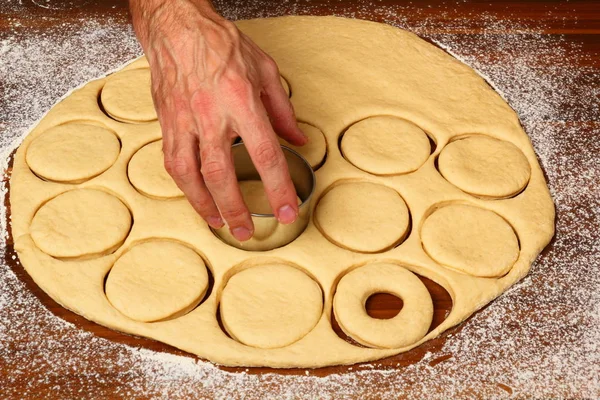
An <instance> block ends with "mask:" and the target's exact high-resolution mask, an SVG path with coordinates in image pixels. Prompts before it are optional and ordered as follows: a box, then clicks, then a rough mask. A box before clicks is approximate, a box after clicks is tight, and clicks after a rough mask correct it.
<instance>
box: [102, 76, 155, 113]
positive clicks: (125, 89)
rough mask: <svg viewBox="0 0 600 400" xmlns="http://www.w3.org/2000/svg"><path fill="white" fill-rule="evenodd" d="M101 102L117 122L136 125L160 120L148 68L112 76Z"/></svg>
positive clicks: (103, 91)
mask: <svg viewBox="0 0 600 400" xmlns="http://www.w3.org/2000/svg"><path fill="white" fill-rule="evenodd" d="M101 101H102V106H103V107H104V110H105V111H106V113H107V114H108V115H110V116H111V117H112V118H114V119H116V120H117V121H121V122H126V123H130V124H135V123H144V122H150V121H155V120H156V119H158V116H157V115H156V110H155V109H154V102H153V100H152V92H151V90H150V70H149V69H148V68H140V69H133V70H128V71H122V72H117V73H115V74H113V75H111V76H110V77H109V78H108V79H107V80H106V84H105V85H104V88H103V89H102V95H101Z"/></svg>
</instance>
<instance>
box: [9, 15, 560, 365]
mask: <svg viewBox="0 0 600 400" xmlns="http://www.w3.org/2000/svg"><path fill="white" fill-rule="evenodd" d="M238 25H239V27H240V29H241V30H242V31H243V32H244V33H245V34H247V35H248V36H249V37H250V38H252V39H253V40H254V41H256V43H257V44H258V45H259V46H260V47H261V48H263V49H264V50H265V51H266V52H267V53H269V54H270V55H271V56H272V57H273V58H274V59H275V60H276V61H277V62H278V65H279V68H280V70H281V74H282V75H283V76H285V78H286V79H287V81H288V82H289V84H290V86H291V88H292V91H293V95H292V97H291V101H292V103H293V105H294V109H295V111H296V116H297V119H298V120H299V121H303V122H305V123H307V124H309V125H310V126H313V127H318V128H319V130H320V132H322V137H323V138H324V140H325V142H326V145H325V149H326V152H327V153H326V156H323V158H325V162H324V164H323V165H322V166H321V167H320V168H319V169H318V171H316V182H317V186H316V189H315V192H314V194H313V196H314V199H313V202H312V203H311V204H312V208H313V214H312V217H311V221H310V223H309V225H308V227H307V228H306V230H305V231H304V232H303V233H302V235H300V237H299V238H298V239H296V240H295V241H294V242H292V243H290V244H288V245H286V246H283V247H280V248H277V249H275V250H271V251H266V252H258V251H246V250H241V249H237V248H234V247H231V246H229V245H227V244H226V243H224V242H223V241H221V240H219V239H218V238H217V237H216V236H215V235H214V234H213V232H212V231H211V229H210V228H209V227H208V226H207V225H206V223H204V222H203V221H202V219H201V218H200V217H199V216H198V214H196V212H195V211H194V209H193V208H192V207H191V206H190V205H189V203H188V202H187V201H186V199H185V198H184V197H177V198H171V199H168V200H164V199H158V198H154V197H152V196H147V195H145V194H144V189H140V188H141V187H142V186H143V184H141V183H140V181H139V180H138V179H137V178H140V179H142V180H143V179H149V178H151V177H152V175H153V174H155V173H156V169H159V168H158V166H159V165H161V164H162V162H161V160H160V157H161V155H160V153H159V152H158V151H155V152H154V155H153V161H152V163H154V164H152V166H148V167H139V166H137V167H136V162H137V161H139V157H141V155H143V154H144V153H143V152H142V153H140V151H141V149H144V148H145V146H146V145H148V144H151V143H157V142H156V141H157V140H159V139H160V138H161V130H160V124H159V123H158V121H156V113H155V111H154V109H153V108H152V98H151V95H150V81H149V79H150V74H149V71H148V63H147V61H146V60H145V59H144V58H141V59H139V60H137V61H135V62H133V63H132V64H131V65H128V66H126V67H125V68H123V70H122V71H119V72H117V73H114V74H112V75H110V76H109V77H106V78H101V79H98V80H94V81H91V82H89V83H88V84H86V85H85V86H84V87H82V88H81V89H78V90H76V91H74V92H73V93H71V94H70V95H69V96H67V97H66V98H65V99H64V100H63V101H62V102H61V103H60V104H58V105H57V106H56V107H54V108H53V109H51V110H50V111H49V112H48V114H47V115H46V116H45V117H44V118H43V119H42V120H41V121H40V122H39V124H38V125H37V126H36V127H35V128H34V129H33V130H32V131H31V132H30V134H29V135H28V136H27V137H26V139H25V140H24V141H23V143H22V145H21V146H20V148H19V149H18V151H17V153H16V156H15V160H14V167H13V171H12V178H11V182H10V205H11V212H12V225H11V227H12V234H13V237H14V241H15V249H16V250H17V253H18V256H19V259H20V261H21V264H22V265H23V266H24V267H25V269H26V270H27V272H28V273H29V274H30V275H31V276H32V277H33V279H34V281H35V282H36V283H37V284H38V285H39V286H40V287H41V288H42V289H43V290H44V291H45V292H46V293H48V294H49V295H50V296H51V297H52V298H54V299H55V300H57V301H58V302H59V303H60V304H62V305H63V306H65V307H67V308H68V309H70V310H73V311H74V312H76V313H79V314H81V315H84V316H85V317H86V318H88V319H90V320H92V321H95V322H97V323H99V324H102V325H105V326H108V327H110V328H112V329H115V330H119V331H122V332H126V333H130V334H134V335H138V336H145V337H149V338H153V339H156V340H159V341H162V342H164V343H167V344H170V345H172V346H175V347H178V348H180V349H182V350H185V351H188V352H190V353H194V354H197V355H198V356H200V357H202V358H205V359H209V360H211V361H213V362H216V363H219V364H225V365H232V366H235V365H238V366H239V365H244V366H269V367H285V368H288V367H303V368H305V367H320V366H326V365H333V364H352V363H356V362H364V361H369V360H375V359H379V358H382V357H387V356H391V355H395V354H398V353H400V352H404V351H407V350H410V349H411V348H413V347H415V346H418V345H420V344H421V343H423V342H425V341H427V340H429V339H431V338H434V337H436V336H438V335H439V334H440V333H441V332H443V331H445V330H446V329H448V328H450V327H452V326H454V325H456V324H458V323H460V322H461V321H463V320H465V319H466V318H467V317H469V316H470V315H471V314H472V313H473V312H474V311H475V310H477V309H479V308H481V307H482V306H483V305H484V304H486V303H488V302H490V301H491V300H493V299H494V298H495V297H496V296H498V295H499V294H500V293H502V291H504V290H506V289H507V288H508V287H510V286H511V285H513V284H514V283H515V282H517V281H518V280H519V279H521V278H522V277H524V276H525V275H526V274H527V272H528V270H529V268H530V264H531V262H532V260H534V259H535V257H536V256H537V254H538V253H539V252H540V251H541V249H542V248H544V246H545V245H546V244H547V243H548V242H549V240H550V238H551V237H552V235H553V227H554V208H553V204H552V200H551V198H550V195H549V192H548V189H547V186H546V182H545V180H544V176H543V174H542V171H541V169H540V167H539V164H538V161H537V159H536V156H535V153H534V151H533V148H532V146H531V143H530V142H529V139H528V138H527V135H526V134H525V132H523V130H522V128H521V125H520V123H519V119H518V118H517V116H516V114H515V113H514V112H513V110H512V109H511V108H510V107H509V106H508V105H507V104H506V103H505V101H504V100H503V99H502V98H501V97H500V96H499V95H498V94H497V93H495V92H494V91H493V90H492V89H491V87H490V86H489V85H487V84H486V82H485V81H484V80H483V79H482V78H481V77H480V76H479V75H478V74H477V73H475V72H474V71H473V70H471V69H470V68H469V67H468V66H466V65H464V64H462V63H460V62H459V61H457V60H456V59H454V58H452V57H451V56H450V55H448V54H447V53H446V52H444V51H443V50H440V49H438V48H436V47H434V46H433V45H431V44H428V43H427V42H425V41H423V40H421V39H419V38H418V37H417V36H415V35H413V34H411V33H409V32H406V31H403V30H399V29H396V28H393V27H390V26H387V25H382V24H377V23H372V22H366V21H359V20H348V19H342V18H335V17H284V18H274V19H264V20H252V21H239V22H238ZM99 96H100V98H101V103H102V105H103V107H104V110H106V113H104V112H103V110H102V108H101V107H99V104H98V97H99ZM383 116H385V119H387V118H393V119H392V120H391V121H397V120H401V121H405V123H404V124H405V127H406V126H410V127H411V128H410V129H411V132H413V133H411V134H410V136H411V137H412V139H410V140H408V141H407V140H405V139H406V137H405V134H406V132H408V131H402V130H393V131H395V132H401V131H402V133H398V135H399V136H394V134H393V133H389V132H387V133H385V134H382V132H384V131H383V130H381V129H379V128H377V129H376V130H377V131H375V130H370V129H367V131H365V132H364V136H363V135H359V136H358V137H356V138H355V139H356V140H357V143H358V144H356V145H355V146H354V150H351V151H348V149H347V148H346V149H344V154H345V155H346V157H347V158H348V160H350V162H349V161H348V160H346V159H345V158H344V157H343V156H342V152H341V150H340V146H339V140H340V138H341V137H342V135H343V133H344V132H346V133H348V132H347V130H348V128H349V127H352V126H355V128H356V126H358V124H357V122H359V121H377V120H381V118H382V117H383ZM76 121H86V124H97V125H98V126H100V127H105V128H106V129H108V130H110V131H111V132H114V134H116V135H117V137H118V138H119V140H120V141H121V150H120V152H119V154H118V156H117V158H116V161H114V162H113V163H112V164H111V165H110V166H109V167H108V169H106V170H105V171H104V172H102V173H100V174H99V175H97V176H95V177H92V176H90V179H86V180H84V181H82V182H81V183H58V182H48V181H45V180H43V179H40V177H38V176H37V175H36V174H35V173H34V172H33V171H32V168H33V169H37V170H38V171H42V169H43V167H42V169H40V168H39V165H38V166H37V167H36V165H35V161H32V160H29V161H30V162H31V165H29V164H28V160H27V154H28V151H29V150H30V149H35V143H36V142H37V140H38V139H39V140H41V141H42V142H43V141H44V140H48V141H50V142H52V140H50V139H51V135H52V129H53V128H54V127H55V126H57V125H61V124H72V123H76ZM363 127H364V126H363ZM414 127H418V128H414ZM421 132H427V134H428V135H429V136H430V137H431V139H432V140H433V141H434V142H435V143H436V148H435V151H434V153H433V154H432V155H429V154H428V153H429V150H428V147H427V145H426V142H425V140H426V139H427V138H426V137H424V136H423V133H421ZM379 134H381V142H378V141H376V140H374V139H373V138H375V137H377V135H379ZM470 136H473V137H475V136H476V137H477V138H478V139H476V141H473V142H471V139H468V140H469V141H467V139H464V140H463V139H462V138H465V137H470ZM316 137H319V135H316ZM350 137H351V136H348V137H347V138H346V139H348V138H350ZM480 137H483V138H485V144H482V143H481V140H480V139H479V138H480ZM42 142H38V144H39V143H42ZM363 142H364V147H362V150H364V151H362V150H361V146H362V145H361V144H360V143H363ZM382 143H384V145H382ZM386 143H387V144H386ZM400 143H406V145H401V144H400ZM411 143H412V144H411ZM415 143H416V144H415ZM469 143H474V145H473V146H471V145H469V146H466V148H464V149H460V147H462V145H466V144H469ZM347 144H348V143H346V145H347ZM312 145H313V143H311V145H309V147H308V148H309V149H310V148H311V147H310V146H312ZM370 145H372V146H374V147H373V148H374V149H375V150H376V151H375V152H371V151H370V150H368V146H370ZM102 146H103V147H104V145H102ZM154 146H155V147H156V149H157V148H158V145H157V144H154ZM318 147H319V151H318V153H319V155H318V157H316V156H315V159H314V161H311V163H313V164H314V162H317V163H320V162H321V161H317V159H319V158H321V155H322V154H323V153H322V151H323V146H322V145H319V146H318ZM342 147H344V146H342ZM351 148H352V146H351ZM509 148H510V149H509ZM43 149H47V147H45V146H41V147H40V148H38V151H41V153H44V152H46V151H47V150H44V151H42V150H43ZM156 149H155V150H156ZM407 149H410V150H411V151H409V152H407V151H406V150H407ZM453 149H454V150H453ZM514 149H518V151H515V150H514ZM388 150H389V151H388ZM455 150H460V151H455ZM301 151H304V150H301ZM34 152H35V150H34ZM496 152H497V154H498V155H500V157H498V158H492V157H488V156H482V155H485V154H496ZM310 153H311V154H312V151H311V152H310ZM517 153H518V154H521V156H522V157H521V156H514V155H515V154H517ZM32 154H35V153H32ZM315 154H316V153H315ZM374 154H383V155H384V156H385V159H386V160H389V162H388V161H386V162H384V163H382V162H381V160H383V159H384V158H381V160H379V159H378V158H377V157H378V156H374ZM73 156H74V157H77V155H73ZM355 156H356V157H358V158H356V157H355ZM438 157H439V158H438ZM515 157H516V158H515ZM523 157H524V159H523ZM42 158H43V154H42ZM309 158H310V157H309ZM323 158H321V160H322V159H323ZM399 158H401V159H399ZM358 159H360V160H361V161H358ZM136 160H137V161H136ZM366 160H370V161H366ZM436 160H438V161H439V167H440V171H438V170H437V168H436V162H435V161H436ZM515 160H516V161H515ZM525 160H526V161H525ZM130 161H131V162H130ZM407 161H410V162H409V165H408V166H407V165H406V164H404V163H406V162H407ZM471 161H473V163H474V164H471ZM513 161H514V162H515V163H518V165H519V166H518V167H517V168H516V169H515V166H514V165H512V164H511V165H507V163H512V162H513ZM361 162H364V164H361ZM398 162H399V163H398ZM352 163H356V164H359V165H361V166H360V167H359V168H356V166H354V165H352ZM107 164H108V163H106V164H103V166H106V165H107ZM398 165H400V167H398ZM515 165H517V164H515ZM527 166H528V167H529V171H530V172H529V174H528V176H527V178H526V179H525V178H524V177H525V176H526V175H527V174H524V172H526V170H527ZM30 167H31V168H30ZM128 167H129V168H128ZM155 167H156V168H155ZM70 168H71V167H70ZM72 168H74V169H76V171H68V174H69V177H71V176H76V177H80V176H83V175H86V174H87V172H86V171H87V170H88V169H90V166H89V165H88V164H86V165H82V166H81V165H79V164H73V166H72ZM94 168H96V167H94ZM94 168H92V169H94ZM138 168H141V169H143V171H141V170H137V169H138ZM387 168H391V169H387ZM480 168H481V169H480ZM128 169H129V173H130V176H129V177H128ZM413 169H414V170H413ZM471 169H472V170H473V171H479V172H477V173H476V174H473V173H472V171H471ZM136 170H137V175H136ZM500 170H501V171H500ZM44 171H45V170H44ZM96 171H97V169H96ZM368 171H369V172H368ZM402 171H403V172H402ZM42 172H43V171H42ZM84 172H86V173H85V174H84ZM390 172H392V174H391V175H387V174H388V173H390ZM132 173H133V174H132ZM161 173H162V172H161ZM513 173H514V176H513ZM134 175H135V176H137V178H135V177H134V178H133V179H132V181H131V182H130V179H129V178H131V177H132V176H134ZM163 176H164V175H163ZM515 177H517V178H518V179H516V180H514V181H513V179H514V178H515ZM509 180H510V181H509ZM525 180H526V181H527V183H526V184H525V185H523V182H524V181H525ZM150 182H153V183H150V185H149V187H153V188H158V187H159V186H160V187H161V189H160V191H158V190H157V192H156V193H155V194H159V197H160V194H163V193H164V192H162V190H163V189H164V187H162V186H161V185H162V184H157V183H156V181H154V180H152V179H150ZM132 183H133V184H132ZM146 183H148V182H146ZM134 185H137V186H138V189H137V190H136V188H135V187H134ZM140 185H142V186H140ZM170 188H171V189H173V187H172V186H171V187H170ZM520 189H522V192H521V193H520V194H519V195H517V196H515V197H510V196H509V197H510V198H506V199H504V198H502V197H504V196H505V195H507V194H508V195H510V194H511V193H517V191H518V190H520ZM146 191H148V192H150V189H148V188H146ZM153 193H154V192H153ZM172 193H174V190H173V192H172ZM471 193H472V194H474V195H472V194H471ZM486 195H487V196H491V198H490V197H486ZM132 218H133V225H131V220H132ZM409 221H410V223H409ZM130 228H131V229H130ZM405 236H406V238H404V237H405ZM165 243H169V244H168V245H166V244H165ZM396 245H397V246H396ZM188 250H189V251H188ZM65 258H68V259H65ZM201 260H203V261H204V262H205V263H206V267H203V266H202V263H201ZM180 261H181V262H182V264H179V262H180ZM184 265H185V266H184ZM176 266H180V267H181V268H179V267H176ZM190 266H193V267H190ZM190 268H191V269H190ZM203 268H204V269H205V270H206V268H209V269H210V271H211V272H212V277H213V278H214V285H212V289H210V291H209V292H208V293H207V294H206V296H205V297H204V296H202V295H201V293H202V291H203V290H204V288H205V280H204V278H203V277H204V275H203V274H202V272H201V271H203ZM192 270H193V271H196V272H197V274H196V273H195V274H194V275H193V276H194V278H193V279H192V278H191V275H189V274H191V271H192ZM205 272H206V271H205ZM163 274H164V275H163ZM173 274H175V275H176V281H174V282H177V283H174V284H173V285H171V284H168V282H170V281H169V280H168V279H167V278H170V277H172V275H173ZM198 274H200V275H202V277H201V276H200V275H198ZM417 275H418V276H423V277H426V278H428V279H430V280H433V281H434V282H436V283H437V284H439V285H441V286H442V287H443V288H444V289H445V290H446V291H447V292H448V293H449V294H450V296H451V297H452V302H453V304H452V311H451V312H450V314H449V315H448V316H447V318H446V319H445V320H444V321H443V322H442V323H441V324H440V325H439V326H437V327H436V328H435V329H433V330H431V331H429V326H428V322H429V321H430V320H431V312H432V300H431V298H430V297H429V296H428V295H427V293H426V292H427V291H426V290H424V288H423V286H422V283H420V280H419V278H418V277H417ZM159 276H164V278H165V279H164V282H163V281H162V279H160V278H159ZM107 277H108V281H107V283H108V286H107V289H106V291H105V289H104V281H105V279H107ZM184 277H188V278H184ZM418 281H419V282H418ZM194 282H196V283H194ZM192 283H193V284H192ZM377 290H384V291H390V292H392V293H396V294H397V295H399V296H400V297H402V299H403V301H404V309H403V311H401V312H400V314H398V316H397V319H391V320H389V321H388V322H385V321H377V320H374V319H372V318H367V317H365V312H364V304H363V300H364V299H365V296H367V294H369V293H370V292H372V291H377ZM155 295H156V296H155ZM199 298H205V300H203V301H202V300H201V302H200V304H198V305H197V306H195V303H196V302H197V301H198V299H199ZM117 299H120V300H117ZM334 299H335V300H334ZM144 304H145V305H144ZM145 306H148V307H149V309H147V310H144V307H145ZM434 307H435V304H434ZM190 308H192V309H191V310H190ZM332 313H334V315H335V316H336V318H337V319H339V321H340V323H341V326H342V328H343V329H344V331H345V332H346V333H347V334H348V335H349V336H350V337H352V338H354V339H355V340H356V341H358V342H360V343H363V344H364V345H366V346H367V347H361V346H355V345H353V344H351V343H348V342H346V341H345V340H343V339H342V338H341V337H338V336H337V335H336V333H335V331H334V330H333V328H332V325H331V315H332ZM219 314H221V316H222V317H223V318H222V319H223V323H224V325H225V328H222V327H221V326H220V324H219V321H218V315H219ZM157 318H158V319H159V320H156V319H157ZM150 320H153V321H154V322H145V321H150ZM399 321H402V323H400V322H399ZM404 321H405V323H404ZM492 329H493V328H492ZM449 340H451V339H449Z"/></svg>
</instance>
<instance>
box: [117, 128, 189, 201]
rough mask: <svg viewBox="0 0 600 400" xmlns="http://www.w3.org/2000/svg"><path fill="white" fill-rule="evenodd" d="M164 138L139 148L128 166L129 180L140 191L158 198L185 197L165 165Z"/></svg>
mask: <svg viewBox="0 0 600 400" xmlns="http://www.w3.org/2000/svg"><path fill="white" fill-rule="evenodd" d="M162 143H163V141H162V140H158V141H156V142H152V143H150V144H147V145H145V146H144V147H142V148H141V149H139V150H138V151H137V152H136V153H135V154H134V155H133V157H131V160H130V161H129V165H128V167H127V174H128V176H129V181H130V182H131V184H132V185H133V187H135V188H136V189H137V191H138V192H140V193H142V194H143V195H145V196H148V197H151V198H156V199H171V198H176V197H183V196H184V194H183V192H182V191H181V190H180V189H179V187H178V186H177V184H176V183H175V181H174V180H173V178H171V176H170V175H169V173H168V172H167V170H166V169H165V166H164V155H163V152H162Z"/></svg>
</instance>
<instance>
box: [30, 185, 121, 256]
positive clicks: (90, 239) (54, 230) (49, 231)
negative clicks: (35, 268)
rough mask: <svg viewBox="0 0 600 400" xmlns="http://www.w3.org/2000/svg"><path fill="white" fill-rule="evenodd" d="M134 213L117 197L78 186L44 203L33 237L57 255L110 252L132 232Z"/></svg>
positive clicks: (42, 248) (89, 254) (31, 229)
mask: <svg viewBox="0 0 600 400" xmlns="http://www.w3.org/2000/svg"><path fill="white" fill-rule="evenodd" d="M130 227H131V214H130V213H129V210H128V209H127V207H126V206H125V205H124V204H123V203H122V202H121V201H120V200H119V199H117V198H116V197H114V196H112V195H110V194H108V193H106V192H103V191H100V190H91V189H75V190H70V191H68V192H66V193H63V194H61V195H59V196H57V197H55V198H53V199H51V200H50V201H48V202H47V203H46V204H44V205H43V206H42V207H41V208H40V209H39V210H38V212H37V213H36V214H35V216H34V217H33V220H32V221H31V228H30V231H31V238H32V239H33V241H34V242H35V244H36V245H37V246H38V247H39V248H40V249H41V250H42V251H44V252H45V253H47V254H50V255H51V256H53V257H61V258H75V257H88V256H97V255H103V254H109V253H112V252H114V251H115V250H116V248H117V247H119V246H120V245H121V244H122V243H123V241H124V240H125V237H127V234H128V233H129V228H130Z"/></svg>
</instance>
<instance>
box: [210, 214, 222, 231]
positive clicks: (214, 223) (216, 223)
mask: <svg viewBox="0 0 600 400" xmlns="http://www.w3.org/2000/svg"><path fill="white" fill-rule="evenodd" d="M208 224H209V225H210V226H211V227H212V228H215V229H219V228H222V227H223V225H225V223H224V222H223V220H222V219H221V217H208Z"/></svg>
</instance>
